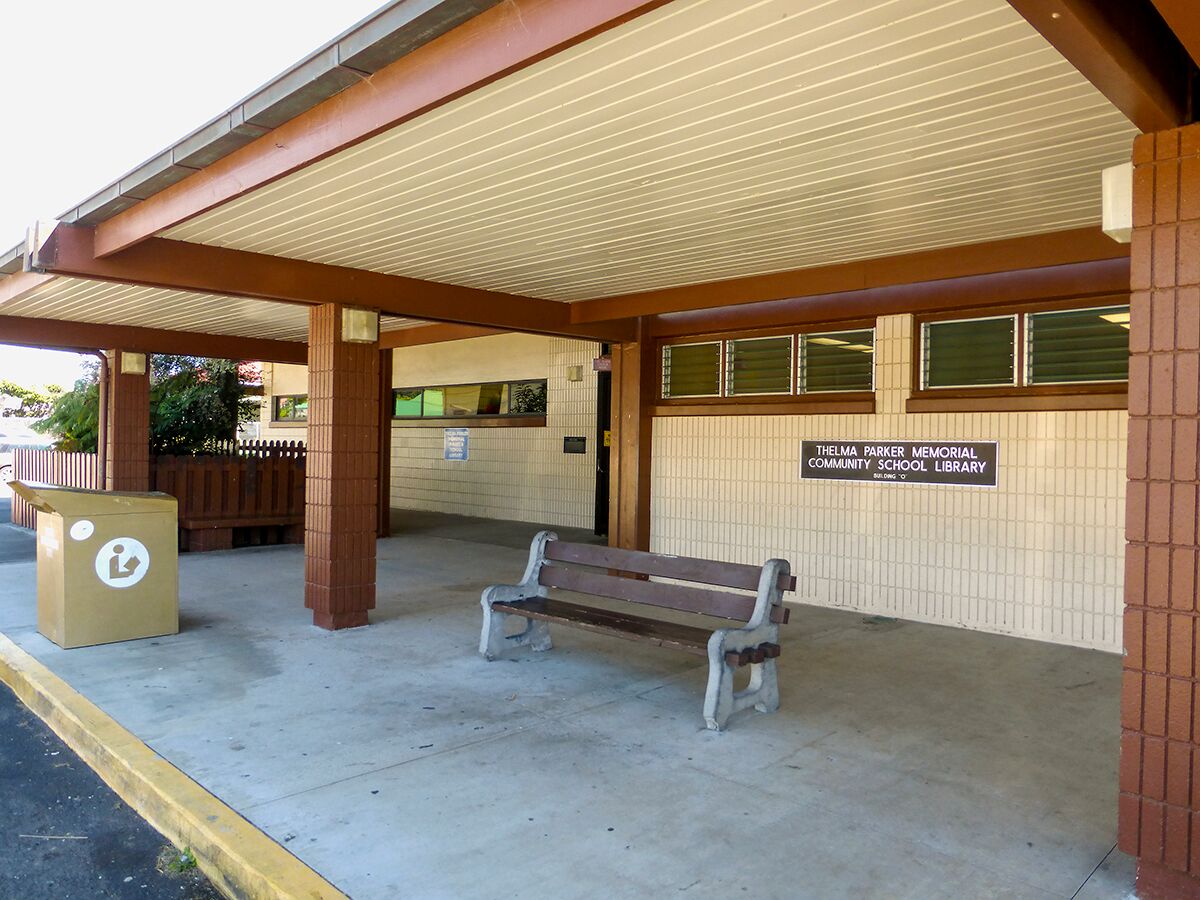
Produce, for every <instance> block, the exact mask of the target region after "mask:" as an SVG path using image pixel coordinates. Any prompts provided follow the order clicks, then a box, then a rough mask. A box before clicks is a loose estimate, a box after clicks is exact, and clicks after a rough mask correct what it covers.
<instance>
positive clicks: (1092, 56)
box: [1009, 0, 1196, 132]
mask: <svg viewBox="0 0 1200 900" xmlns="http://www.w3.org/2000/svg"><path fill="white" fill-rule="evenodd" d="M1156 2H1157V5H1158V6H1159V7H1168V6H1170V7H1174V6H1178V7H1179V9H1180V18H1179V21H1180V22H1183V21H1184V20H1186V21H1188V22H1192V23H1193V26H1194V18H1195V15H1196V13H1195V9H1194V7H1195V3H1196V0H1177V2H1173V3H1167V2H1158V0H1156ZM1009 3H1010V4H1012V6H1013V8H1014V9H1015V10H1016V11H1017V12H1019V13H1020V14H1021V15H1022V16H1024V17H1025V19H1026V20H1027V21H1028V22H1029V24H1031V25H1032V26H1033V27H1034V28H1036V29H1037V30H1038V31H1039V32H1041V34H1042V36H1043V37H1045V38H1046V40H1048V41H1049V42H1050V43H1051V44H1052V45H1053V46H1054V48H1055V49H1056V50H1058V52H1059V53H1061V54H1062V55H1063V56H1065V57H1066V58H1067V60H1068V61H1069V62H1070V63H1071V64H1072V65H1073V66H1075V68H1077V69H1078V70H1079V71H1080V72H1081V73H1082V74H1083V76H1084V77H1085V78H1086V79H1087V80H1088V81H1090V82H1091V83H1092V84H1093V85H1095V86H1096V88H1097V90H1099V91H1100V93H1102V94H1103V95H1104V96H1105V97H1107V98H1108V100H1109V102H1111V103H1112V104H1113V106H1115V107H1116V108H1117V109H1119V110H1121V112H1123V113H1124V114H1125V115H1126V116H1127V117H1128V118H1129V120H1130V121H1131V122H1133V124H1134V125H1136V126H1137V127H1138V128H1140V129H1141V130H1142V131H1143V132H1152V131H1162V130H1163V129H1167V128H1178V127H1179V126H1180V125H1186V124H1188V123H1189V122H1192V121H1194V111H1193V109H1192V101H1191V95H1190V86H1191V82H1192V80H1193V79H1194V77H1195V71H1196V66H1195V63H1193V62H1192V60H1191V59H1189V58H1188V54H1187V52H1186V51H1185V50H1184V49H1183V46H1182V44H1181V43H1180V39H1181V38H1182V36H1183V35H1182V34H1180V36H1179V37H1176V34H1178V33H1179V32H1178V31H1176V32H1174V33H1173V32H1172V30H1171V28H1170V27H1168V25H1167V23H1166V22H1164V21H1163V18H1162V16H1160V15H1159V12H1158V10H1157V9H1155V5H1156V4H1155V3H1152V2H1151V0H1009ZM1185 8H1186V11H1184V10H1185Z"/></svg>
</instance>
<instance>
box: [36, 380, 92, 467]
mask: <svg viewBox="0 0 1200 900" xmlns="http://www.w3.org/2000/svg"><path fill="white" fill-rule="evenodd" d="M33 428H34V430H35V431H40V432H41V433H42V434H53V435H56V436H57V437H58V441H57V442H56V443H55V445H54V448H55V449H56V450H66V451H69V452H74V451H85V452H88V453H94V452H95V451H96V438H97V435H98V434H99V433H100V363H99V362H93V361H90V360H89V361H87V362H85V363H84V364H83V375H82V377H80V378H79V380H78V381H76V382H75V387H74V388H73V389H72V390H69V391H67V392H66V393H64V394H59V395H58V396H57V397H55V398H54V400H53V401H52V402H51V404H50V411H49V413H48V415H47V416H46V418H44V419H41V420H40V421H38V422H35V423H34V424H33Z"/></svg>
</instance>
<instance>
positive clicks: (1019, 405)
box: [904, 381, 1129, 413]
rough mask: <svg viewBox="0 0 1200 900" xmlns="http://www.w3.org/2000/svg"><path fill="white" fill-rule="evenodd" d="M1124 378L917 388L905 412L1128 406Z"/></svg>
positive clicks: (1046, 410)
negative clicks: (1026, 384) (976, 386)
mask: <svg viewBox="0 0 1200 900" xmlns="http://www.w3.org/2000/svg"><path fill="white" fill-rule="evenodd" d="M1128 408H1129V385H1128V384H1127V383H1126V382H1124V381H1104V382H1092V383H1088V384H1037V385H1028V386H1025V387H1011V388H1009V387H1002V388H995V387H986V388H933V389H930V390H926V391H914V392H913V393H912V396H910V397H909V398H908V401H907V402H906V403H905V405H904V411H905V412H910V413H922V412H1066V411H1071V410H1089V409H1128Z"/></svg>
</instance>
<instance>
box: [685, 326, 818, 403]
mask: <svg viewBox="0 0 1200 900" xmlns="http://www.w3.org/2000/svg"><path fill="white" fill-rule="evenodd" d="M780 338H788V340H789V347H788V389H787V390H786V391H746V392H744V393H739V394H731V393H729V384H730V381H731V380H732V379H731V377H730V376H731V375H732V374H733V372H732V366H733V361H734V360H733V356H732V355H731V354H730V353H729V345H730V344H732V343H747V342H751V341H777V340H779V339H780ZM720 344H721V362H722V368H723V369H724V374H723V376H722V378H721V393H720V394H719V395H718V396H721V397H734V398H737V397H793V396H795V395H796V393H797V383H796V379H797V377H798V375H799V370H798V369H797V368H796V352H797V351H796V348H797V346H798V344H799V341H797V339H796V335H795V334H793V333H792V332H788V333H787V334H759V335H755V336H754V337H740V338H727V339H726V340H723V341H721V342H720ZM672 399H678V398H672Z"/></svg>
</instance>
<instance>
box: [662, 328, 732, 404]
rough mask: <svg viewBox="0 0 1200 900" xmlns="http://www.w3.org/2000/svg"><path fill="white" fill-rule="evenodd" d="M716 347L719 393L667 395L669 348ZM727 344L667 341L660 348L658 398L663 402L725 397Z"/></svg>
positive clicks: (715, 341)
mask: <svg viewBox="0 0 1200 900" xmlns="http://www.w3.org/2000/svg"><path fill="white" fill-rule="evenodd" d="M708 345H716V347H717V392H716V393H715V394H674V395H668V394H667V348H668V347H700V346H708ZM725 366H726V360H725V342H724V341H723V340H711V339H709V338H707V337H706V338H705V339H704V340H699V341H697V340H683V341H667V342H664V343H662V344H660V345H659V347H658V396H659V398H661V399H663V400H688V401H693V402H694V401H697V400H701V401H702V400H710V399H716V398H720V397H724V396H725Z"/></svg>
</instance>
